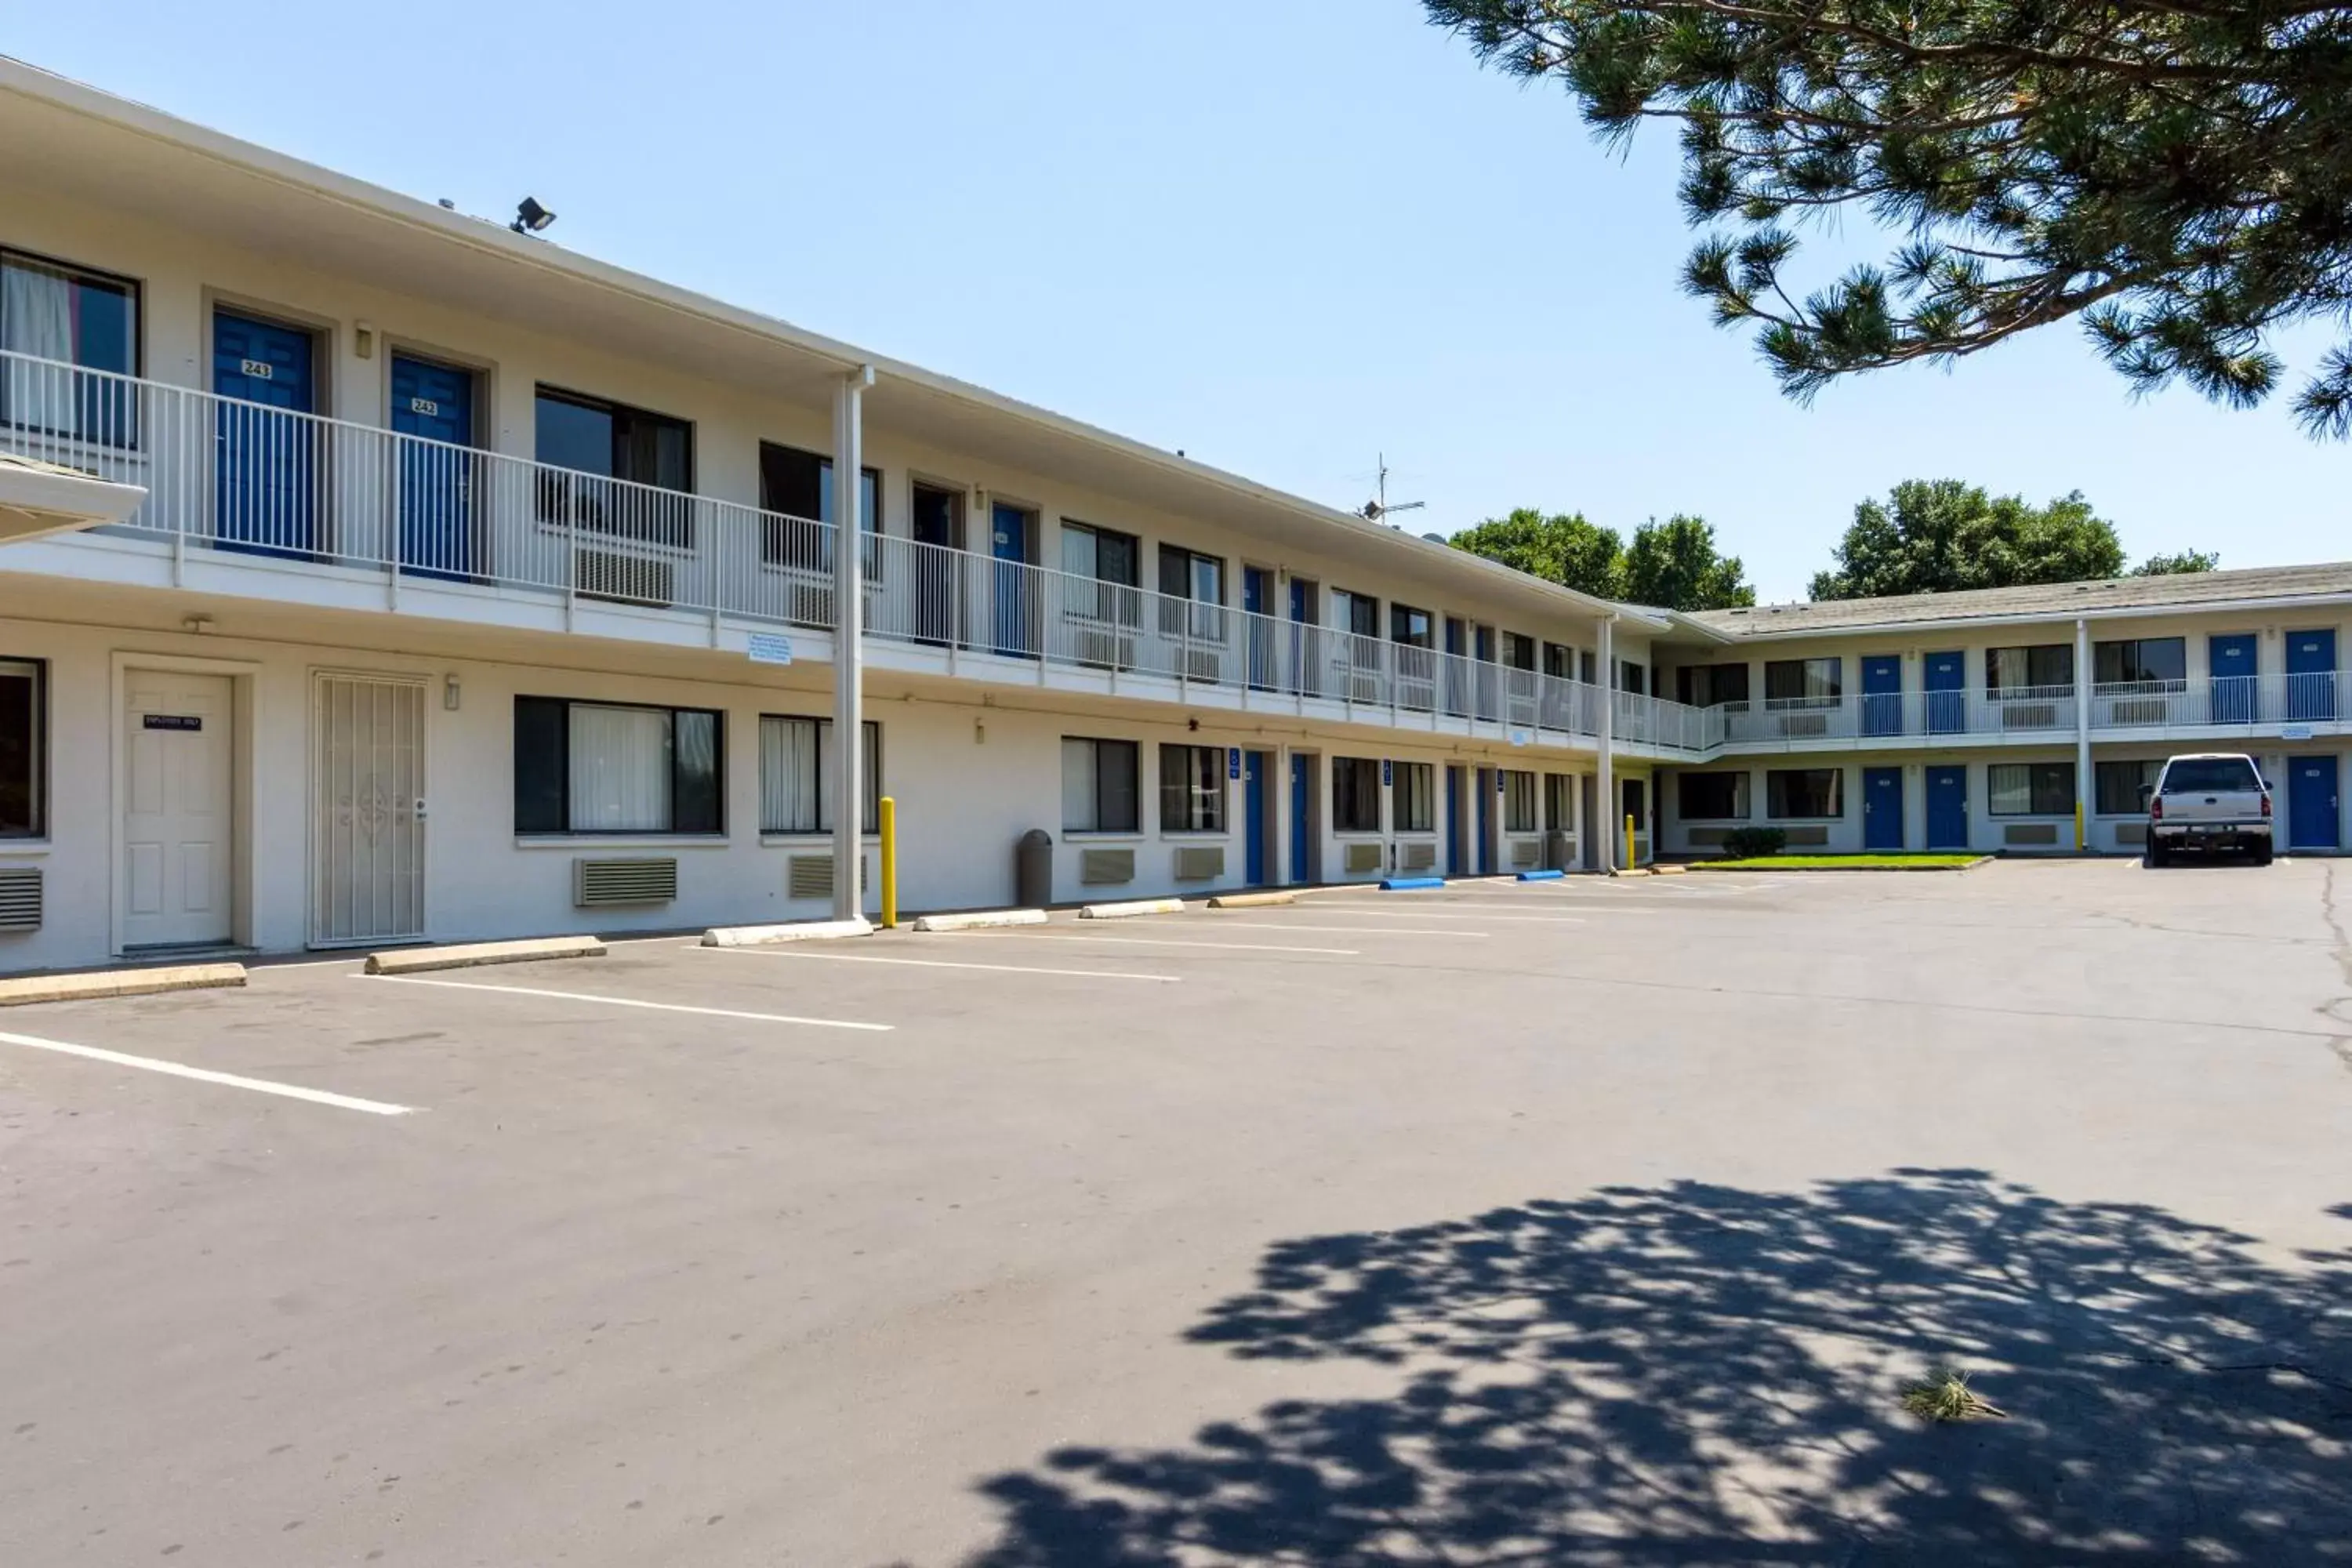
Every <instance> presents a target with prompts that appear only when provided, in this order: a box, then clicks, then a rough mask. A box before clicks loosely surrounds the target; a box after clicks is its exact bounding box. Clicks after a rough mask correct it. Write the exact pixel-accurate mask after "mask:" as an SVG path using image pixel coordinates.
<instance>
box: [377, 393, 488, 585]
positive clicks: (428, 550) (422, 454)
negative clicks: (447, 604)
mask: <svg viewBox="0 0 2352 1568" xmlns="http://www.w3.org/2000/svg"><path fill="white" fill-rule="evenodd" d="M392 428H393V430H394V433H395V434H397V435H401V436H413V437H416V439H415V440H414V441H403V442H402V443H400V465H399V475H400V561H401V564H402V565H403V566H404V567H408V568H410V569H413V570H415V571H417V572H421V573H424V574H427V575H430V576H435V577H464V576H467V575H469V574H471V573H472V572H473V571H474V569H475V568H474V561H475V555H476V553H477V552H476V551H475V548H474V461H475V458H474V453H473V450H472V447H473V445H474V373H473V372H471V371H468V370H457V369H455V368H453V367H452V366H449V365H446V364H435V363H432V362H431V361H429V360H421V359H411V358H409V357H408V356H407V355H406V354H394V355H393V356H392Z"/></svg>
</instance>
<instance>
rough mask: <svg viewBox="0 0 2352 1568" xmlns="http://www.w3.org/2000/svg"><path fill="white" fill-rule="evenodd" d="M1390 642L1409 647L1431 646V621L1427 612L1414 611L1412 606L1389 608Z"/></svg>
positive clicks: (1393, 606) (1391, 606) (1392, 606)
mask: <svg viewBox="0 0 2352 1568" xmlns="http://www.w3.org/2000/svg"><path fill="white" fill-rule="evenodd" d="M1389 641H1391V642H1394V643H1402V644H1404V645H1405V646H1406V647H1429V646H1430V619H1429V612H1428V611H1427V610H1417V609H1414V608H1413V607H1412V605H1390V606H1389Z"/></svg>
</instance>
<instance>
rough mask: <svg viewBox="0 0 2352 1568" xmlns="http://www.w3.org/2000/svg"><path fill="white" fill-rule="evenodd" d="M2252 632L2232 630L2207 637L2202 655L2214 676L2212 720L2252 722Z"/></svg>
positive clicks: (2235, 722)
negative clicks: (2226, 633)
mask: <svg viewBox="0 0 2352 1568" xmlns="http://www.w3.org/2000/svg"><path fill="white" fill-rule="evenodd" d="M2254 648H2255V643H2254V634H2253V633H2252V632H2231V633H2229V634H2228V635H2226V636H2222V637H2213V638H2211V639H2210V640H2209V641H2208V642H2207V643H2206V645H2205V658H2206V663H2207V666H2208V668H2210V671H2211V673H2212V677H2213V722H2215V723H2216V724H2251V723H2252V722H2253V721H2254V669H2255V663H2254V657H2255V656H2254Z"/></svg>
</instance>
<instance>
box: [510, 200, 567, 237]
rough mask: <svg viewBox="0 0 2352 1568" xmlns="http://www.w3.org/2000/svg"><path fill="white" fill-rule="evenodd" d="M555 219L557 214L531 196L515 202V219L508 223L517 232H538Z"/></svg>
mask: <svg viewBox="0 0 2352 1568" xmlns="http://www.w3.org/2000/svg"><path fill="white" fill-rule="evenodd" d="M554 221H555V215H554V214H553V213H551V212H549V211H548V210H547V209H546V208H545V207H543V206H541V205H539V203H538V202H536V201H534V200H533V199H532V198H530V196H525V197H523V199H522V200H521V201H520V202H518V203H516V204H515V220H514V222H512V223H510V224H509V225H507V226H508V227H509V228H510V229H512V230H514V231H515V232H516V233H517V234H537V233H539V232H540V231H541V229H544V228H545V227H546V226H548V225H549V224H551V223H553V222H554Z"/></svg>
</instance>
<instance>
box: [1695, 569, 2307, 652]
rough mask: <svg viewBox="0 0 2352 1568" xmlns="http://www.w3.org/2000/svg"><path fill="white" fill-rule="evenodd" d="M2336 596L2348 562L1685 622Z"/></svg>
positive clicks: (1766, 626)
mask: <svg viewBox="0 0 2352 1568" xmlns="http://www.w3.org/2000/svg"><path fill="white" fill-rule="evenodd" d="M2331 595H2346V596H2352V562H2347V561H2339V562H2335V563H2328V564H2324V565H2316V566H2254V567H2248V568H2246V569H2244V570H2242V571H2235V572H2181V573H2173V574H2166V575H2164V576H2159V577H2110V578H2106V579H2104V580H2101V581H2097V582H2090V583H2037V584H2032V585H2030V586H2027V587H2022V588H1972V589H1969V590H1968V591H1967V592H1964V593H1958V594H1905V595H1897V596H1895V597H1891V598H1885V599H1825V600H1822V602H1820V603H1818V604H1810V605H1757V606H1756V607H1755V608H1753V609H1739V610H1702V611H1699V612H1697V613H1696V614H1694V615H1691V616H1686V617H1685V619H1688V620H1691V621H1696V622H1697V623H1698V624H1699V625H1701V626H1708V627H1712V628H1713V629H1714V630H1716V631H1718V632H1721V633H1722V634H1724V635H1725V636H1727V637H1784V636H1790V635H1792V634H1796V633H1802V632H1843V631H1861V630H1864V629H1867V628H1870V627H1875V626H1922V625H1928V624H1932V623H1934V622H1937V621H1966V620H1975V619H1979V618H1981V617H1986V616H2078V615H2082V614H2084V613H2086V612H2094V611H2103V610H2133V609H2147V610H2189V609H2195V608H2197V607H2198V606H2199V605H2222V604H2237V603H2242V602H2246V601H2250V600H2261V599H2306V598H2324V597H2328V596H2331Z"/></svg>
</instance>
